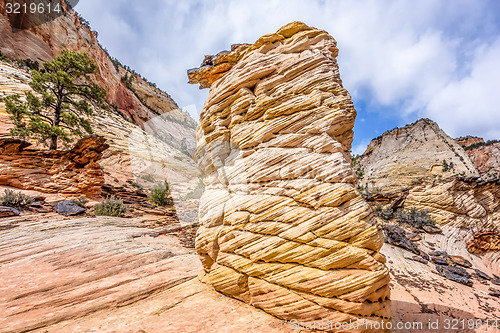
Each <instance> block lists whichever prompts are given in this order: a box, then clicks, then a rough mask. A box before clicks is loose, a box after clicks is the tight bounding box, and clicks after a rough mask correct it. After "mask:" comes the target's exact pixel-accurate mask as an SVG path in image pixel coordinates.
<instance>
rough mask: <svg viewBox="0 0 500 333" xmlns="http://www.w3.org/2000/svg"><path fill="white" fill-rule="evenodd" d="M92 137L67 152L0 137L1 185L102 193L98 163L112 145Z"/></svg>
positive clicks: (100, 138)
mask: <svg viewBox="0 0 500 333" xmlns="http://www.w3.org/2000/svg"><path fill="white" fill-rule="evenodd" d="M105 141H106V139H104V138H102V137H98V136H89V137H86V138H84V139H81V140H80V141H78V142H77V143H76V145H75V147H74V148H72V149H71V150H68V151H47V150H42V151H41V150H28V149H26V148H27V147H29V146H30V145H31V144H30V143H28V142H25V141H22V140H18V139H8V138H7V139H0V185H4V186H11V187H15V188H19V189H23V190H35V191H39V192H42V193H61V194H68V195H86V196H89V197H93V196H98V195H100V194H101V187H102V186H103V185H104V173H103V171H102V170H101V167H100V166H99V164H98V163H97V162H98V161H99V160H100V159H101V157H102V152H103V151H104V150H106V149H107V148H108V147H109V146H108V145H107V144H106V143H105Z"/></svg>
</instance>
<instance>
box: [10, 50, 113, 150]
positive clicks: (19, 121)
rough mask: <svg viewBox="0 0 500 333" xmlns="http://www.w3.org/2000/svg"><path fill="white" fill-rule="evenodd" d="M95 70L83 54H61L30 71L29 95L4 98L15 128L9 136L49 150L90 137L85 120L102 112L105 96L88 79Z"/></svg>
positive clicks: (68, 52)
mask: <svg viewBox="0 0 500 333" xmlns="http://www.w3.org/2000/svg"><path fill="white" fill-rule="evenodd" d="M96 69H97V65H96V64H95V63H94V62H93V61H92V59H90V58H89V56H88V55H87V53H84V52H83V53H79V52H73V51H62V53H61V54H60V55H59V56H57V57H55V58H54V60H52V61H51V62H46V63H44V64H43V66H42V69H40V70H33V71H32V78H31V82H30V83H29V85H30V87H31V88H32V89H33V91H28V92H26V100H25V101H23V100H21V97H20V96H19V95H17V94H16V95H12V96H9V97H6V98H5V105H6V109H7V112H8V113H9V114H10V119H11V120H12V121H13V123H14V125H15V127H14V128H12V129H11V131H10V134H11V135H12V136H13V137H19V138H23V139H26V138H33V139H37V140H39V141H40V142H42V143H43V144H45V145H47V144H48V145H49V149H51V150H56V149H57V144H58V140H59V139H60V140H61V141H62V142H64V143H65V144H67V143H70V142H72V141H73V140H74V138H75V137H83V136H85V135H86V134H92V128H91V127H90V124H89V122H88V120H87V119H88V117H90V116H92V115H93V113H94V108H106V104H105V100H104V98H105V97H106V92H105V91H104V90H103V89H102V88H101V87H99V86H98V85H97V84H95V83H93V82H92V80H91V77H90V76H91V75H92V74H94V73H95V71H96Z"/></svg>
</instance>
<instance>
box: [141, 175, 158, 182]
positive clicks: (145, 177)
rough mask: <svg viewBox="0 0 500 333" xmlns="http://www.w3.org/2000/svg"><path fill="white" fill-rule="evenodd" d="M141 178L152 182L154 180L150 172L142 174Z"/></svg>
mask: <svg viewBox="0 0 500 333" xmlns="http://www.w3.org/2000/svg"><path fill="white" fill-rule="evenodd" d="M141 178H142V179H144V180H145V181H147V182H154V181H155V177H153V175H150V174H145V175H142V176H141Z"/></svg>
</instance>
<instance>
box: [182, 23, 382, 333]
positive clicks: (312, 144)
mask: <svg viewBox="0 0 500 333" xmlns="http://www.w3.org/2000/svg"><path fill="white" fill-rule="evenodd" d="M337 53H338V49H337V47H336V41H335V40H334V39H333V38H332V37H331V36H330V35H328V33H327V32H325V31H322V30H318V29H315V28H310V27H308V26H306V25H305V24H303V23H300V22H293V23H290V24H288V25H286V26H284V27H282V28H281V29H279V30H278V31H277V32H276V33H273V34H268V35H265V36H262V37H261V38H259V40H257V42H255V43H254V44H239V45H234V46H233V47H232V50H231V51H230V52H221V53H219V54H218V55H216V56H207V57H206V58H205V61H204V62H203V64H202V67H200V68H198V69H193V70H190V71H188V76H189V79H190V83H199V84H200V87H201V88H204V87H210V93H209V97H208V99H207V101H206V103H205V106H204V108H203V111H202V113H201V115H200V124H199V126H198V128H197V135H198V136H197V139H198V144H197V148H196V151H195V155H194V158H195V160H196V161H197V163H198V167H199V169H200V170H201V173H202V175H203V179H204V183H205V186H206V188H205V192H204V194H203V196H202V198H201V201H200V210H199V216H200V224H201V226H200V228H199V230H198V234H197V238H196V251H197V252H198V254H199V256H200V259H201V262H202V264H203V268H204V269H203V272H202V273H201V275H200V277H201V279H202V281H203V282H206V283H208V284H211V285H212V286H213V287H214V288H215V289H216V290H218V291H220V292H222V293H224V294H226V295H229V296H232V297H235V298H238V299H240V300H242V301H244V302H247V303H249V304H251V305H253V306H255V307H257V308H260V309H262V310H264V311H265V312H267V313H270V314H272V315H274V316H276V317H278V318H281V319H285V320H292V319H296V320H299V321H314V320H322V319H324V320H331V321H332V322H343V321H347V322H349V320H353V321H355V320H357V319H365V320H367V321H368V322H372V323H373V322H381V321H382V320H384V319H386V318H389V317H390V311H391V310H390V301H389V272H388V269H387V268H386V266H385V264H384V263H385V259H384V257H383V256H382V255H380V253H379V249H380V248H381V246H382V244H383V236H382V234H381V231H380V228H379V226H378V225H377V222H376V220H375V219H374V217H373V215H372V213H371V210H370V208H369V206H368V205H367V204H366V203H365V201H364V200H363V198H362V197H361V195H360V194H359V192H358V191H357V189H356V181H357V179H356V176H355V174H354V172H353V169H352V168H351V157H350V154H349V149H350V148H351V142H352V137H353V131H352V128H353V125H354V119H355V116H356V111H355V110H354V107H353V103H352V101H351V98H350V95H349V93H348V92H347V91H346V90H345V89H344V88H343V87H342V81H341V79H340V74H339V69H338V65H337V61H336V56H337ZM324 329H325V330H327V331H329V330H330V329H329V328H325V327H324ZM331 330H332V331H333V328H332V329H331ZM354 331H365V330H364V328H360V329H359V330H354ZM366 331H370V332H375V331H377V330H366ZM380 331H383V330H380Z"/></svg>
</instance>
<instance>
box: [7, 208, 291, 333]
mask: <svg viewBox="0 0 500 333" xmlns="http://www.w3.org/2000/svg"><path fill="white" fill-rule="evenodd" d="M150 222H151V218H150V217H138V218H116V217H94V218H88V217H78V218H74V217H73V218H71V217H68V218H64V217H61V215H58V214H54V213H51V214H45V215H43V216H40V215H39V214H31V213H26V214H23V215H21V216H16V217H10V218H3V219H0V230H1V233H0V244H1V245H0V258H1V259H0V261H1V263H2V272H1V274H0V290H1V292H0V295H1V296H0V313H1V315H0V332H2V333H3V332H28V331H30V332H31V331H32V332H133V333H136V332H148V333H155V332H232V331H234V329H235V328H238V329H239V330H240V331H242V332H285V331H286V330H283V329H282V325H281V324H280V322H279V321H278V320H277V319H274V318H273V317H271V316H269V315H266V314H264V313H262V312H260V311H257V310H255V309H254V308H251V307H249V306H246V305H244V304H241V303H240V302H238V301H235V300H231V299H229V298H227V297H225V296H221V295H220V294H217V293H216V292H215V291H213V290H211V289H210V288H208V287H207V286H205V285H203V284H201V283H200V282H199V281H198V279H197V275H198V273H199V271H200V268H201V264H200V262H199V260H198V258H197V256H196V255H195V253H194V250H192V249H190V248H188V247H186V246H183V245H182V244H183V237H180V238H179V237H177V236H176V234H177V235H179V229H180V226H179V225H176V224H172V223H167V224H163V225H154V224H153V225H151V223H150ZM180 235H182V231H180Z"/></svg>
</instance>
